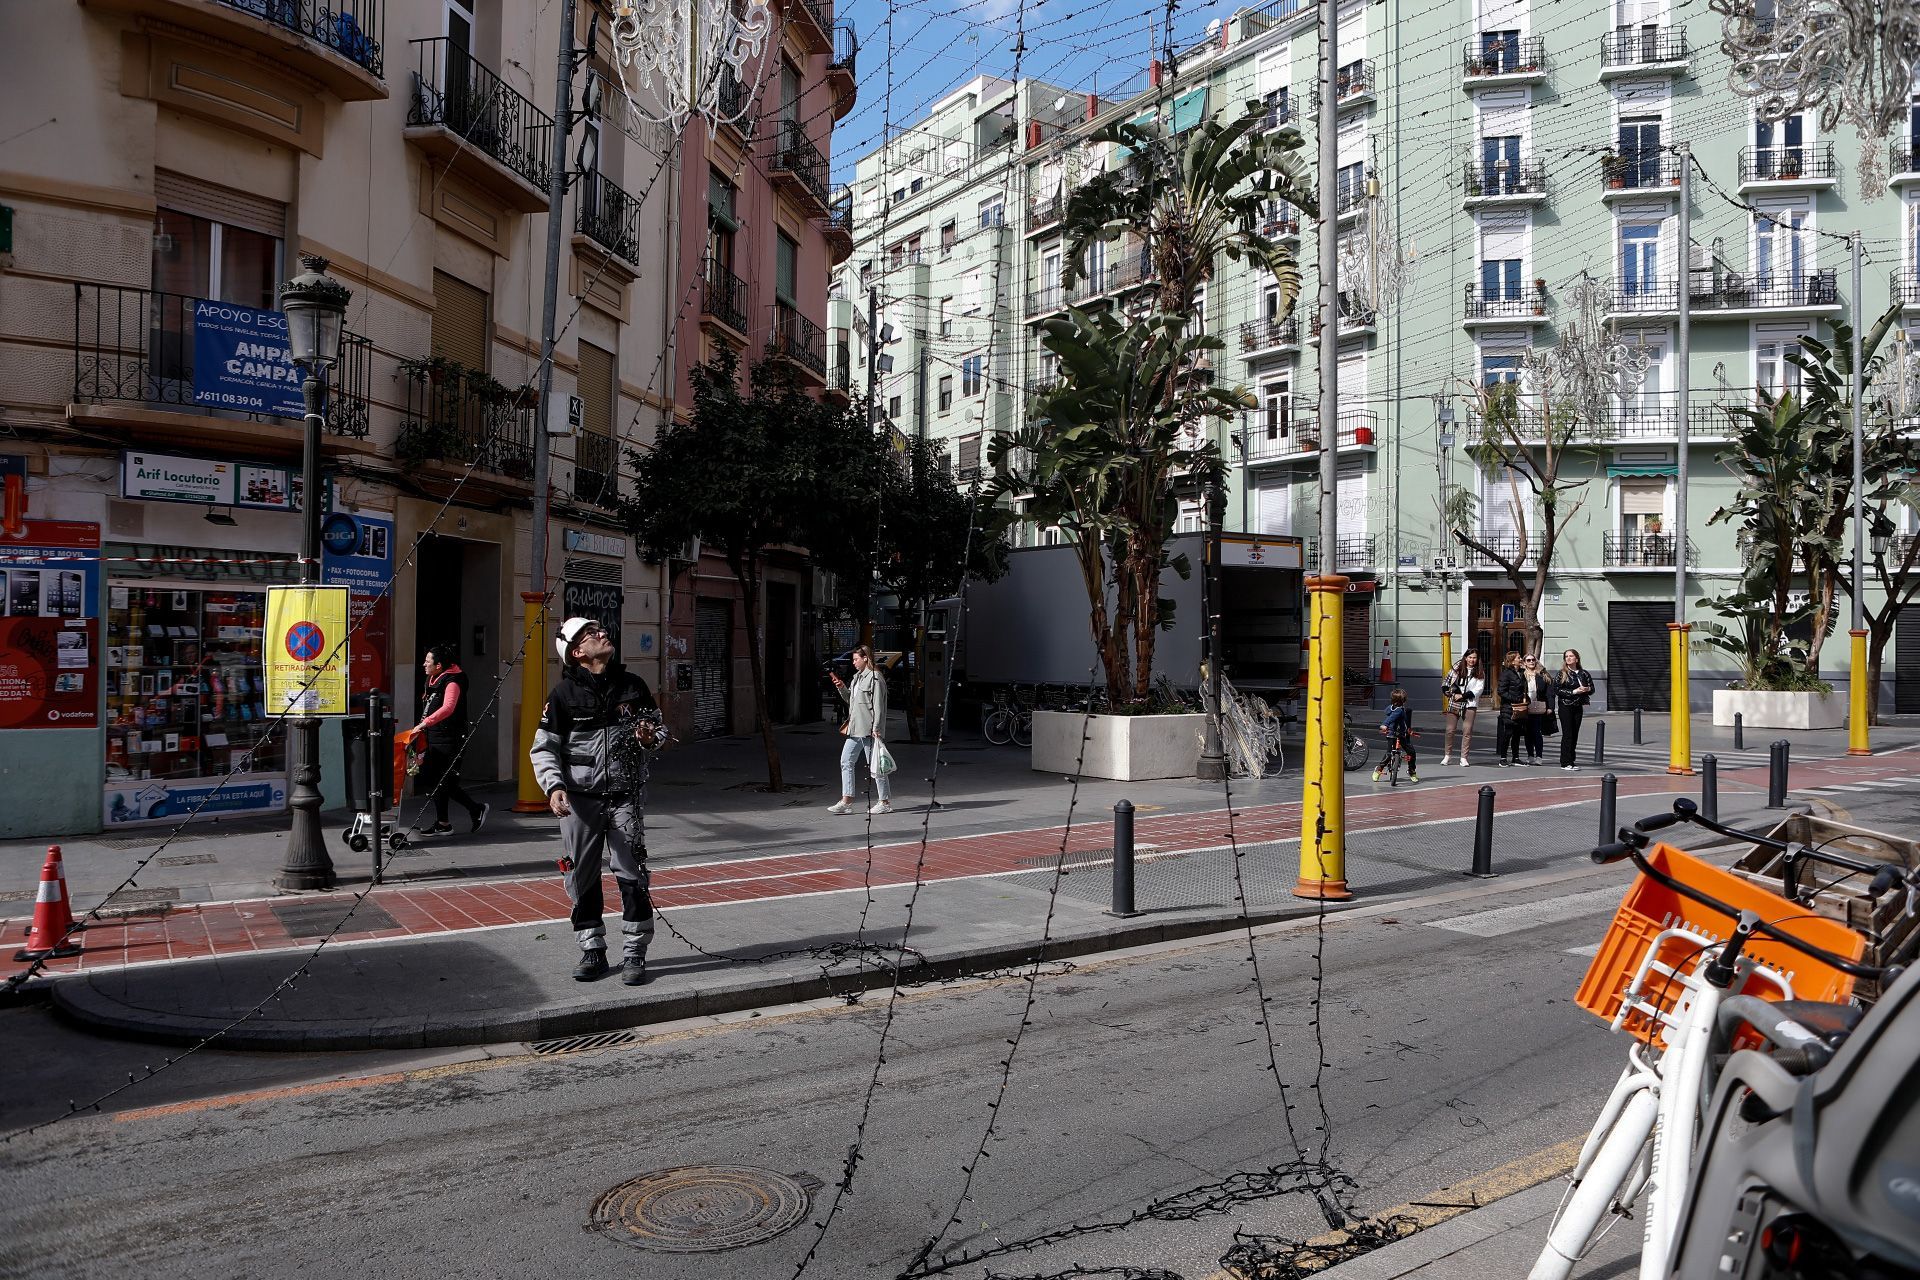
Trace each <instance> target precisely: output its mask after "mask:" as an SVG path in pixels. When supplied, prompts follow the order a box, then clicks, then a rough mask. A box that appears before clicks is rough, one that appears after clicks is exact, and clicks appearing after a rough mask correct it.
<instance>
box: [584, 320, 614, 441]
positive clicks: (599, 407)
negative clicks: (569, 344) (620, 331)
mask: <svg viewBox="0 0 1920 1280" xmlns="http://www.w3.org/2000/svg"><path fill="white" fill-rule="evenodd" d="M580 401H581V405H582V414H581V419H580V426H581V429H582V430H583V431H587V432H590V433H591V434H593V435H599V436H612V435H613V353H612V352H610V351H602V350H601V349H600V348H599V347H596V346H593V345H591V344H589V343H585V342H583V343H581V344H580Z"/></svg>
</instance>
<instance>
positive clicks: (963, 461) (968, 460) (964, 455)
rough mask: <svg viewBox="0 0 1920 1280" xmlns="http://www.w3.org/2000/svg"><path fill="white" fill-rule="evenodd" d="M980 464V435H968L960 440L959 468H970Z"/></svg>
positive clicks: (964, 469) (963, 469)
mask: <svg viewBox="0 0 1920 1280" xmlns="http://www.w3.org/2000/svg"><path fill="white" fill-rule="evenodd" d="M979 465H980V437H979V436H968V437H967V438H966V439H964V440H962V441H961V442H960V469H961V470H962V471H966V470H971V469H972V468H974V467H977V466H979Z"/></svg>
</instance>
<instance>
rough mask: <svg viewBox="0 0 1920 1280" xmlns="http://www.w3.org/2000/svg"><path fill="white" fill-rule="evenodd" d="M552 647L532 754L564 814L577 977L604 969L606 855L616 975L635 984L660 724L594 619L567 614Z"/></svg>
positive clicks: (551, 804)
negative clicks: (556, 659)
mask: <svg viewBox="0 0 1920 1280" xmlns="http://www.w3.org/2000/svg"><path fill="white" fill-rule="evenodd" d="M553 647H554V648H555V649H556V650H557V651H558V652H559V654H560V662H561V671H560V682H559V683H558V684H556V685H554V687H553V691H552V692H551V693H549V694H548V695H547V704H546V708H545V709H544V710H543V711H542V712H541V713H540V727H539V728H538V729H536V730H534V734H533V749H532V750H531V751H530V752H528V755H529V757H530V758H531V759H532V761H533V775H534V777H535V778H536V779H538V780H539V783H540V789H541V790H542V791H545V792H546V793H547V807H548V808H549V809H551V810H553V813H554V816H555V817H557V818H559V819H560V846H561V854H562V856H561V859H560V868H561V870H562V871H563V872H564V873H565V875H566V885H567V896H568V897H569V898H571V899H572V900H573V917H572V920H573V935H574V938H575V939H576V940H577V941H578V942H579V944H580V963H579V965H578V966H577V967H576V968H575V969H574V971H573V976H574V977H575V978H576V979H577V980H579V981H581V982H592V981H593V980H594V979H596V978H601V977H605V976H606V974H607V973H608V971H609V969H608V965H607V928H606V922H605V919H604V917H605V915H606V900H605V897H604V895H603V892H602V890H601V887H600V866H601V861H602V859H603V858H604V859H605V860H607V861H610V862H611V863H612V864H613V878H614V882H615V883H616V884H618V885H619V886H620V934H621V939H622V942H623V944H624V953H625V954H624V957H623V963H622V965H621V967H620V981H622V982H624V983H626V984H627V985H628V986H630V987H635V986H639V985H640V984H641V983H643V982H645V981H646V980H647V947H648V945H649V944H650V943H651V942H652V941H653V896H652V894H651V893H650V892H649V888H648V872H647V843H646V836H645V834H644V832H643V829H642V821H643V819H644V815H645V806H646V799H647V793H646V786H647V753H648V752H649V751H653V750H656V749H657V748H659V747H661V746H664V745H665V744H666V739H667V734H666V729H665V727H664V726H663V725H662V724H661V722H660V709H659V707H658V705H657V704H656V703H655V702H654V700H653V691H652V690H651V689H649V688H647V682H646V681H645V680H642V679H641V678H640V677H639V676H637V675H635V674H634V673H633V672H631V671H628V670H627V669H626V668H625V667H624V666H622V665H621V664H620V663H618V662H615V661H614V660H613V639H612V637H610V636H609V635H608V634H607V630H606V628H605V627H603V626H601V625H600V624H599V623H597V622H595V621H594V620H593V619H591V618H568V619H567V620H566V621H565V622H563V623H561V624H560V634H559V635H558V636H557V637H556V638H555V639H554V642H553Z"/></svg>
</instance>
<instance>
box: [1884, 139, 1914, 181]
mask: <svg viewBox="0 0 1920 1280" xmlns="http://www.w3.org/2000/svg"><path fill="white" fill-rule="evenodd" d="M1916 166H1920V138H1914V139H1910V140H1908V141H1906V142H1889V143H1888V144H1887V172H1888V173H1890V174H1893V175H1894V176H1895V177H1898V176H1899V175H1901V174H1903V173H1908V174H1911V173H1920V167H1916Z"/></svg>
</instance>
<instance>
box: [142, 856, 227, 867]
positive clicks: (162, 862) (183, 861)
mask: <svg viewBox="0 0 1920 1280" xmlns="http://www.w3.org/2000/svg"><path fill="white" fill-rule="evenodd" d="M218 861H220V859H218V858H216V857H214V856H213V855H212V854H210V853H183V854H181V855H180V856H179V857H177V858H155V859H154V860H153V865H154V866H156V867H197V866H200V865H202V864H204V863H208V862H218Z"/></svg>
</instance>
